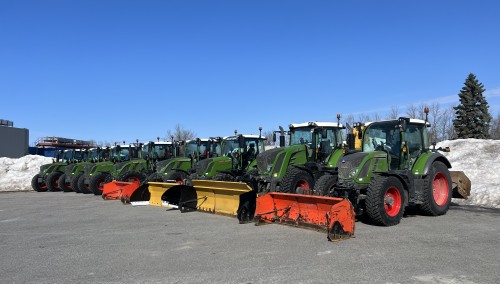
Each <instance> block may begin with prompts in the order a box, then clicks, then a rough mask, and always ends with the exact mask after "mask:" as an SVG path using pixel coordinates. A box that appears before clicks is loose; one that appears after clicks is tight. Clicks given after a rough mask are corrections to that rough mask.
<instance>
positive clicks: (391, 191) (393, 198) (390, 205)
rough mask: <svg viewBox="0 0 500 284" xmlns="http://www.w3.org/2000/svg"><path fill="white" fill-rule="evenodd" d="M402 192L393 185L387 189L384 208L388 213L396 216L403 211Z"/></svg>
mask: <svg viewBox="0 0 500 284" xmlns="http://www.w3.org/2000/svg"><path fill="white" fill-rule="evenodd" d="M401 203H403V202H402V199H401V194H400V193H399V190H398V188H397V187H395V186H391V187H389V188H388V189H387V191H386V192H385V195H384V208H385V212H386V213H387V215H389V216H391V217H394V216H396V215H398V213H399V211H401Z"/></svg>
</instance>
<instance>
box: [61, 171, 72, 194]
mask: <svg viewBox="0 0 500 284" xmlns="http://www.w3.org/2000/svg"><path fill="white" fill-rule="evenodd" d="M57 184H59V188H60V189H62V191H64V192H72V191H73V190H72V189H71V185H70V186H68V185H67V184H66V174H62V175H61V177H59V179H58V180H57Z"/></svg>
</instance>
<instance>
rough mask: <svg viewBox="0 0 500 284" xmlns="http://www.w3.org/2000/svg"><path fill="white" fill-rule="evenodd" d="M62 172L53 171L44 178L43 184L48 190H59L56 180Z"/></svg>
mask: <svg viewBox="0 0 500 284" xmlns="http://www.w3.org/2000/svg"><path fill="white" fill-rule="evenodd" d="M62 174H63V173H62V172H53V173H50V174H49V175H48V176H47V177H46V178H45V184H46V185H47V188H48V189H49V191H61V188H59V183H58V181H59V178H60V177H61V175H62Z"/></svg>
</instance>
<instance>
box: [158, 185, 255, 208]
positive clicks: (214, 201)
mask: <svg viewBox="0 0 500 284" xmlns="http://www.w3.org/2000/svg"><path fill="white" fill-rule="evenodd" d="M252 193H253V191H252V188H251V187H249V186H248V185H247V184H246V183H242V182H228V181H213V180H193V181H192V186H188V185H177V186H173V187H171V188H169V189H168V190H167V191H166V192H165V193H164V194H163V196H162V200H163V201H167V202H169V203H171V204H175V205H178V206H179V208H180V210H181V212H187V211H193V210H199V211H203V212H209V213H215V214H221V215H228V216H237V215H238V212H239V211H241V210H240V205H241V206H243V205H245V206H246V209H247V210H246V211H245V212H250V213H247V214H251V215H252V216H253V211H252V205H251V204H255V194H253V196H254V197H253V201H252V198H251V196H252ZM247 200H248V201H247ZM242 201H243V202H242ZM244 201H246V202H244ZM244 203H245V204H244ZM248 204H250V205H248ZM254 206H255V205H254ZM254 206H253V207H254Z"/></svg>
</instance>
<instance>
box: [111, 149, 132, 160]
mask: <svg viewBox="0 0 500 284" xmlns="http://www.w3.org/2000/svg"><path fill="white" fill-rule="evenodd" d="M112 157H113V158H114V159H116V160H118V161H126V160H129V157H130V151H129V150H128V147H126V148H125V147H120V149H119V150H117V148H114V149H113V153H112Z"/></svg>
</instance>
